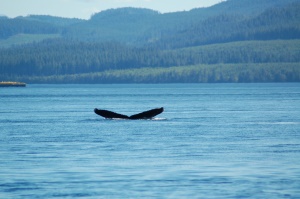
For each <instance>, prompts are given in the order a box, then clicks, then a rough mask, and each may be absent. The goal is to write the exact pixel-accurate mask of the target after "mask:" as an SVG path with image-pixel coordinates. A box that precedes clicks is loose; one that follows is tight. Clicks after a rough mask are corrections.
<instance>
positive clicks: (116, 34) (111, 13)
mask: <svg viewBox="0 0 300 199" xmlns="http://www.w3.org/2000/svg"><path fill="white" fill-rule="evenodd" d="M4 80H14V81H26V82H28V83H126V82H127V83H140V82H143V83H159V82H291V81H293V82H295V81H300V0H272V1H270V0H260V1H258V0H252V1H251V0H228V1H225V2H221V3H219V4H217V5H215V6H212V7H209V8H198V9H193V10H191V11H186V12H176V13H167V14H161V13H159V12H156V11H153V10H149V9H140V8H121V9H111V10H107V11H103V12H100V13H97V14H95V15H93V16H91V19H90V20H80V19H67V18H59V17H52V16H37V15H32V16H27V17H17V18H14V19H10V18H7V17H0V81H4Z"/></svg>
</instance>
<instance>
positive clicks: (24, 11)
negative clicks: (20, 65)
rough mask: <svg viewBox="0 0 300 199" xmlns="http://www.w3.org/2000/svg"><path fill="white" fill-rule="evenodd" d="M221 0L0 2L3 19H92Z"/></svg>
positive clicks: (16, 0) (184, 7) (172, 10)
mask: <svg viewBox="0 0 300 199" xmlns="http://www.w3.org/2000/svg"><path fill="white" fill-rule="evenodd" d="M221 1H222V0H0V15H5V16H8V17H16V16H26V15H30V14H38V15H52V16H60V17H69V18H73V17H75V18H83V19H89V18H90V16H91V15H92V14H94V13H96V12H100V11H102V10H106V9H110V8H120V7H138V8H150V9H153V10H157V11H159V12H162V13H166V12H175V11H183V10H190V9H192V8H199V7H208V6H211V5H214V4H216V3H219V2H221Z"/></svg>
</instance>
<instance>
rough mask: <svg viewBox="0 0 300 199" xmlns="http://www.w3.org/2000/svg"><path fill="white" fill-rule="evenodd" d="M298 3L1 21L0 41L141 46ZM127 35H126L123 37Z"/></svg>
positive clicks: (260, 0)
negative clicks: (46, 38)
mask: <svg viewBox="0 0 300 199" xmlns="http://www.w3.org/2000/svg"><path fill="white" fill-rule="evenodd" d="M292 2H300V1H299V0H251V1H249V0H227V1H223V2H221V3H219V4H216V5H214V6H211V7H207V8H195V9H192V10H190V11H184V12H174V13H166V14H161V13H159V12H157V11H154V10H150V9H143V8H120V9H109V10H105V11H102V12H99V13H96V14H94V15H93V16H91V19H89V20H80V19H71V18H61V17H53V16H43V15H29V16H27V17H17V18H13V19H10V18H6V17H1V18H0V39H6V38H8V37H10V36H13V35H17V34H61V35H62V36H63V37H65V38H71V39H77V40H83V41H84V40H86V41H111V40H115V41H118V40H119V41H121V42H127V43H139V41H141V38H146V37H148V39H147V40H148V41H150V40H157V38H151V36H149V35H155V36H154V37H157V35H158V34H161V33H166V32H167V33H168V32H170V31H175V32H176V31H178V29H179V30H183V29H187V26H191V25H193V24H197V23H198V24H199V23H201V22H203V21H204V20H206V19H208V18H211V17H216V16H220V15H231V16H234V15H242V16H255V15H259V14H261V13H262V12H264V11H265V10H266V9H268V8H274V7H275V8H276V7H283V6H285V5H288V4H290V3H292ZM124 35H125V36H124ZM144 42H145V41H144Z"/></svg>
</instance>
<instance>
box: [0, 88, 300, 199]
mask: <svg viewBox="0 0 300 199" xmlns="http://www.w3.org/2000/svg"><path fill="white" fill-rule="evenodd" d="M156 107H164V108H165V111H164V112H163V113H162V114H160V115H158V116H157V117H156V118H154V119H152V120H109V119H104V118H101V117H100V116H98V115H96V114H94V112H93V110H94V108H99V109H108V110H112V111H116V112H119V113H122V114H127V115H131V114H135V113H138V112H142V111H145V110H148V109H152V108H156ZM0 158H1V159H0V198H1V199H2V198H3V199H10V198H12V199H24V198H30V199H35V198H43V199H44V198H88V199H92V198H95V199H96V198H208V199H209V198H212V199H215V198H257V199H261V198H272V199H275V198H280V199H281V198H300V84H299V83H295V84H157V85H28V86H27V87H26V88H0Z"/></svg>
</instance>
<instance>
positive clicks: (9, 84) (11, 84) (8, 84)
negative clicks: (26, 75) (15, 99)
mask: <svg viewBox="0 0 300 199" xmlns="http://www.w3.org/2000/svg"><path fill="white" fill-rule="evenodd" d="M0 87H26V83H24V82H0Z"/></svg>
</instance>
